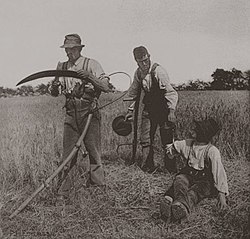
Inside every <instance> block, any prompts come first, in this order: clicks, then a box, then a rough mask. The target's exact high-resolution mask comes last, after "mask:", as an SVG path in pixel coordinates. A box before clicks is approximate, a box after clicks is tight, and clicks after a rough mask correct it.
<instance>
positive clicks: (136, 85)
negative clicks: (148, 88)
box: [127, 71, 141, 100]
mask: <svg viewBox="0 0 250 239" xmlns="http://www.w3.org/2000/svg"><path fill="white" fill-rule="evenodd" d="M140 87H141V86H140V81H139V78H138V77H137V71H136V72H135V74H134V80H133V82H132V84H131V86H130V87H129V89H128V93H127V96H128V97H131V98H133V99H134V100H135V99H136V97H137V96H139V91H140Z"/></svg>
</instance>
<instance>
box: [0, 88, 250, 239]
mask: <svg viewBox="0 0 250 239" xmlns="http://www.w3.org/2000/svg"><path fill="white" fill-rule="evenodd" d="M116 97H118V95H117V94H104V95H102V96H101V100H100V105H102V104H105V103H107V102H109V101H111V100H112V99H115V98H116ZM63 106H64V98H63V97H58V98H53V97H51V96H37V97H19V98H8V99H6V98H4V99H0V117H1V120H0V136H1V137H0V238H28V239H29V238H30V239H31V238H32V239H33V238H44V239H45V238H57V239H58V238H87V239H88V238H112V239H113V238H142V239H144V238H145V239H146V238H148V239H149V238H248V236H249V227H250V224H249V217H250V206H249V198H250V188H249V163H250V161H249V156H250V152H249V138H250V137H249V136H250V126H249V113H250V109H249V92H248V91H194V92H192V91H183V92H179V104H178V108H177V113H176V114H177V131H176V136H175V137H176V139H182V138H185V137H186V136H187V135H188V129H189V126H191V124H192V121H193V119H201V118H204V117H206V116H211V117H214V118H216V119H217V120H218V121H219V122H220V123H221V124H222V131H221V132H220V134H219V135H218V136H216V137H215V139H214V142H213V143H214V144H215V145H216V146H217V147H218V148H219V149H220V151H221V153H222V160H223V164H224V166H225V169H226V172H227V176H228V183H229V192H230V195H229V197H228V204H229V208H228V210H227V211H224V212H220V211H219V210H218V209H217V207H216V202H217V200H216V199H206V200H204V201H202V202H201V203H200V204H199V205H198V206H197V208H196V209H195V210H194V212H193V213H192V214H191V215H190V216H189V217H188V218H187V219H185V220H183V221H182V222H181V223H170V224H166V223H165V222H164V221H162V220H161V219H160V218H159V202H160V199H161V197H162V195H163V193H164V192H165V190H166V189H167V188H168V187H169V186H170V185H171V183H172V181H173V175H170V174H168V173H153V174H148V173H144V172H142V171H141V170H140V169H139V168H138V167H137V166H135V165H131V166H127V165H126V160H128V159H129V156H130V151H131V146H129V145H127V146H126V145H125V146H121V147H120V148H119V151H118V152H117V150H116V149H117V146H118V145H119V144H125V143H131V141H132V136H131V135H130V136H128V137H120V136H117V135H116V134H115V133H114V132H113V131H112V128H111V123H112V119H113V118H114V117H116V116H117V115H119V114H122V113H125V112H126V110H127V107H128V103H127V102H123V101H122V100H120V101H117V102H115V103H114V104H112V105H109V106H108V107H106V108H104V109H102V110H101V115H102V158H103V164H104V168H105V172H106V180H107V188H106V190H102V189H99V188H86V187H85V181H86V180H85V178H84V177H79V173H78V171H77V167H76V168H74V169H73V170H75V171H74V172H75V173H73V174H72V175H71V176H73V177H74V179H75V186H74V190H73V191H72V193H71V195H70V202H71V203H70V204H69V205H66V206H65V205H58V204H57V200H56V199H57V197H56V193H55V181H53V182H52V183H51V185H50V187H49V188H47V189H46V190H44V191H43V192H42V193H40V194H39V196H37V197H36V198H35V199H34V200H33V201H32V202H31V203H30V204H29V205H28V206H27V208H26V209H25V210H24V211H22V212H21V213H20V214H18V215H17V216H16V217H15V218H13V219H9V215H10V214H11V213H12V212H13V211H14V210H15V209H16V208H17V207H18V206H19V205H20V204H21V203H22V202H23V201H24V200H25V199H26V198H27V197H28V196H29V195H30V194H31V193H32V192H33V191H34V190H35V189H36V188H37V187H39V186H40V184H41V183H42V182H43V181H44V180H45V179H46V178H47V177H49V176H50V175H51V174H52V173H53V171H54V170H55V169H56V168H57V166H58V163H59V159H60V157H61V155H62V136H63V120H64V109H63ZM156 151H157V152H156V159H157V162H159V164H161V163H162V162H161V154H162V151H161V146H160V141H159V138H157V141H156ZM86 160H87V159H86ZM80 163H82V162H79V164H80ZM55 180H56V179H55Z"/></svg>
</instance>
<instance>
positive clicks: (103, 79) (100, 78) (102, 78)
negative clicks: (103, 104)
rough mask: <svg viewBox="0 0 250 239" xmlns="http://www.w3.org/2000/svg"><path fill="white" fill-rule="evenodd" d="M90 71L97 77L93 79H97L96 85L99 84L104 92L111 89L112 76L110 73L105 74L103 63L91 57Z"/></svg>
mask: <svg viewBox="0 0 250 239" xmlns="http://www.w3.org/2000/svg"><path fill="white" fill-rule="evenodd" d="M89 71H90V73H91V74H92V75H93V76H95V77H96V78H97V79H93V81H95V83H96V85H97V86H99V87H98V88H99V89H100V90H102V91H104V92H109V91H111V85H110V82H109V81H110V78H109V76H108V75H106V74H105V72H104V70H103V68H102V66H101V64H100V63H99V62H98V61H96V60H94V59H91V60H90V63H89Z"/></svg>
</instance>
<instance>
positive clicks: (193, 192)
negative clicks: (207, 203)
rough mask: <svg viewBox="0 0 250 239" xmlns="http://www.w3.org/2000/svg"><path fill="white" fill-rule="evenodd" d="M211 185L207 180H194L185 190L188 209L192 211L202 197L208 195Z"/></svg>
mask: <svg viewBox="0 0 250 239" xmlns="http://www.w3.org/2000/svg"><path fill="white" fill-rule="evenodd" d="M211 189H212V187H211V184H210V182H209V181H205V180H204V181H197V182H195V183H194V184H193V185H192V186H191V187H190V189H189V190H188V192H187V195H188V200H189V210H190V211H192V210H193V208H194V206H195V205H197V204H198V203H199V202H200V201H201V200H202V199H204V198H206V197H209V196H210V195H211V193H212V191H211Z"/></svg>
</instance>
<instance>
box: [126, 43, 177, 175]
mask: <svg viewBox="0 0 250 239" xmlns="http://www.w3.org/2000/svg"><path fill="white" fill-rule="evenodd" d="M133 54H134V58H135V61H136V62H137V65H138V68H137V70H136V71H135V74H134V80H133V83H132V85H131V87H130V89H129V91H128V97H131V98H133V99H136V98H137V99H138V98H139V97H141V94H142V97H143V100H142V102H143V104H144V108H143V112H142V124H141V145H142V164H141V168H142V170H144V171H147V172H152V171H154V170H155V164H154V160H153V153H154V152H153V145H154V136H155V132H156V129H157V127H158V125H159V127H160V136H161V143H162V147H163V149H164V151H165V158H164V162H165V166H166V168H167V169H168V171H174V165H173V163H172V161H171V160H169V159H168V158H167V156H166V151H167V150H168V147H169V146H170V145H171V144H172V142H173V134H174V128H175V120H176V117H175V109H176V105H177V101H178V94H177V92H176V91H175V90H174V88H173V87H172V86H171V84H170V80H169V77H168V74H167V72H166V71H165V69H164V68H163V67H162V66H160V65H159V64H157V63H153V62H152V61H151V59H150V54H149V53H148V50H147V49H146V48H145V47H144V46H139V47H136V48H135V49H134V50H133ZM126 118H127V119H129V118H131V113H128V114H127V116H126Z"/></svg>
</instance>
